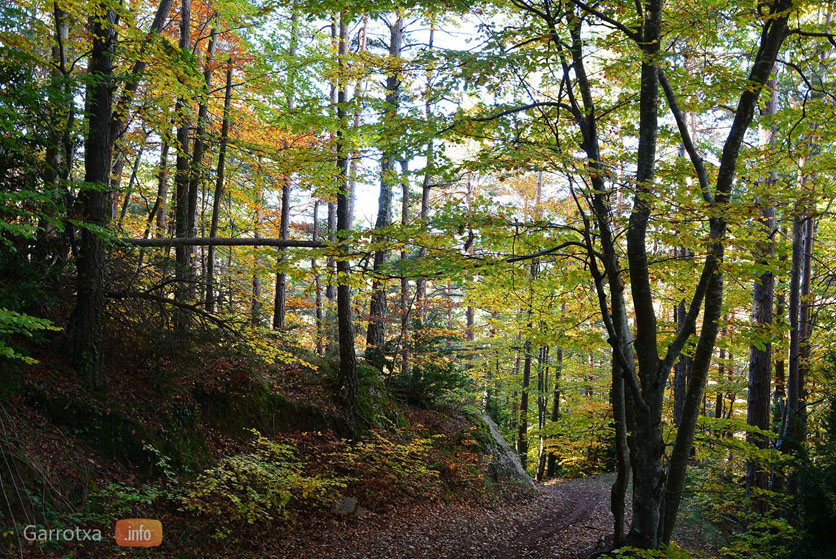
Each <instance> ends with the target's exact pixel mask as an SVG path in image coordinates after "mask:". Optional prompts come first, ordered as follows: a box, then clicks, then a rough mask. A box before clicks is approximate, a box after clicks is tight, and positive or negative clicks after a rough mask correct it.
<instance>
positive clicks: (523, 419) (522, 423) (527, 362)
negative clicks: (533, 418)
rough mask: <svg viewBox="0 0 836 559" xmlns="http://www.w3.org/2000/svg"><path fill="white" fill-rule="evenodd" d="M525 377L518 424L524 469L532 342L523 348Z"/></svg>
mask: <svg viewBox="0 0 836 559" xmlns="http://www.w3.org/2000/svg"><path fill="white" fill-rule="evenodd" d="M523 351H524V353H525V357H524V358H523V377H522V384H521V385H520V410H519V415H520V419H519V422H518V423H517V453H518V454H519V456H520V463H521V464H522V467H523V469H525V468H526V466H527V465H528V387H529V385H530V384H531V342H530V341H529V340H526V342H525V345H524V346H523Z"/></svg>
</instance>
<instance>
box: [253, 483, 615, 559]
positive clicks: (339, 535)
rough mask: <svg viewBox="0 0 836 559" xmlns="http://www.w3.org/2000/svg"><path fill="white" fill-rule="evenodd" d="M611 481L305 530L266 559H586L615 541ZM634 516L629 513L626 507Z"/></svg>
mask: <svg viewBox="0 0 836 559" xmlns="http://www.w3.org/2000/svg"><path fill="white" fill-rule="evenodd" d="M611 477H612V476H611V475H601V476H591V477H586V478H581V479H574V480H563V481H552V482H549V483H547V484H545V485H538V486H537V489H536V491H534V492H531V493H528V494H516V495H513V496H511V497H506V498H501V499H497V500H494V501H487V502H482V503H476V502H472V501H469V502H460V501H454V502H446V503H445V502H440V503H439V502H435V503H427V504H426V505H422V504H421V503H418V504H413V505H410V506H406V507H403V508H402V509H396V510H392V511H387V514H385V515H376V514H373V513H369V514H368V515H365V516H364V517H363V518H359V517H350V518H348V519H346V520H342V519H334V518H332V519H329V520H324V521H321V522H316V523H311V524H309V525H307V526H305V527H304V528H302V527H301V526H300V527H299V528H298V529H297V531H296V532H295V533H294V534H293V535H292V537H290V538H288V539H282V541H281V542H280V543H279V545H275V544H274V543H270V542H268V541H265V542H264V544H263V547H262V548H261V550H260V554H261V556H262V557H277V558H278V557H300V558H302V557H304V558H311V559H317V558H325V557H329V558H330V557H340V558H341V559H361V558H362V559H365V558H372V557H374V558H379V557H387V558H390V559H395V558H413V557H415V558H417V557H432V558H438V559H459V558H462V559H463V558H468V559H470V558H484V559H488V558H495V559H510V558H515V557H521V558H522V557H538V558H547V557H548V558H559V559H570V558H571V559H575V558H579V559H580V558H585V557H587V556H589V555H590V554H592V553H594V552H595V551H599V550H601V549H603V548H604V547H605V545H606V543H609V541H611V537H612V514H611V513H610V510H609V491H610V490H609V488H610V483H611ZM628 510H629V507H628Z"/></svg>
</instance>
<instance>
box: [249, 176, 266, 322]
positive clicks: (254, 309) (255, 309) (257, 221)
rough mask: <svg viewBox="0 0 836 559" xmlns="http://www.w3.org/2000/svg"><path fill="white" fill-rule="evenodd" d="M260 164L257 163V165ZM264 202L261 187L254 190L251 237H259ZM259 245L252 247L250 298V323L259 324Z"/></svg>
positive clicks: (261, 307)
mask: <svg viewBox="0 0 836 559" xmlns="http://www.w3.org/2000/svg"><path fill="white" fill-rule="evenodd" d="M260 166H261V165H260V164H259V167H260ZM263 204H264V194H263V192H262V191H261V187H259V188H258V191H257V192H256V203H255V216H254V219H253V237H254V238H256V239H260V238H261V232H260V231H261V207H262V205H263ZM258 248H259V247H257V246H256V247H253V281H252V285H253V287H252V296H251V300H250V324H252V325H253V326H261V316H262V310H263V306H264V305H263V303H262V302H261V275H260V270H259V267H260V266H259V250H258Z"/></svg>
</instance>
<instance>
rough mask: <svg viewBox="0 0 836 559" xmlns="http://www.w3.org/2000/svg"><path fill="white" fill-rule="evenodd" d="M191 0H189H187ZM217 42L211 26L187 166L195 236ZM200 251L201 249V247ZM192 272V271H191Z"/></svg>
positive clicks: (193, 263)
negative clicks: (190, 157)
mask: <svg viewBox="0 0 836 559" xmlns="http://www.w3.org/2000/svg"><path fill="white" fill-rule="evenodd" d="M189 1H191V0H189ZM217 43H218V33H217V31H216V30H215V28H214V27H213V28H212V30H211V31H210V33H209V44H208V45H207V47H206V57H205V59H204V61H203V87H204V89H203V92H202V95H201V97H200V103H199V104H198V109H197V126H196V128H195V138H194V147H193V150H192V160H191V164H190V166H189V207H188V214H189V215H188V230H189V237H196V236H197V223H198V211H197V198H198V192H200V184H201V182H202V178H203V154H204V152H205V151H206V124H207V120H208V118H209V96H210V92H211V91H212V61H213V59H214V57H215V47H216V46H217ZM201 251H202V249H201ZM189 266H190V267H191V268H192V270H197V250H196V249H194V248H192V252H190V253H189ZM192 273H193V274H194V272H192ZM196 294H197V282H196V281H192V283H191V284H190V285H189V295H188V296H189V299H194V298H195V296H196Z"/></svg>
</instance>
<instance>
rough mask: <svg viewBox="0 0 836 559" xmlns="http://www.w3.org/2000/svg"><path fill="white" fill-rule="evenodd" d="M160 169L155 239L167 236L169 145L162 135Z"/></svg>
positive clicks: (158, 174) (158, 173)
mask: <svg viewBox="0 0 836 559" xmlns="http://www.w3.org/2000/svg"><path fill="white" fill-rule="evenodd" d="M160 141H161V142H162V145H161V146H160V168H159V170H158V172H157V201H156V202H155V204H154V205H155V207H156V208H157V215H156V223H157V225H156V228H157V231H156V235H155V236H156V237H157V238H158V239H162V238H163V237H166V236H168V152H169V145H168V141H167V140H166V138H165V136H164V135H161V136H160Z"/></svg>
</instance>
